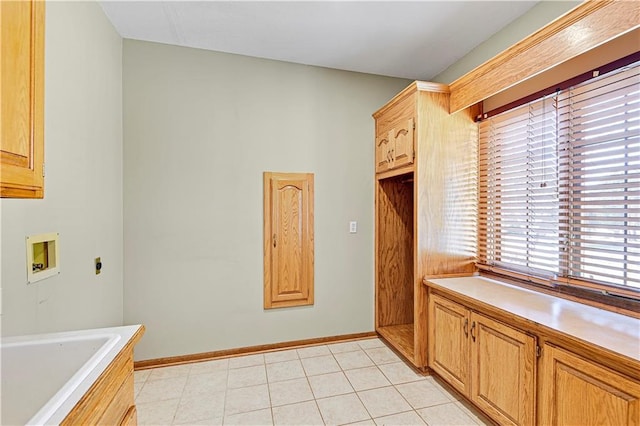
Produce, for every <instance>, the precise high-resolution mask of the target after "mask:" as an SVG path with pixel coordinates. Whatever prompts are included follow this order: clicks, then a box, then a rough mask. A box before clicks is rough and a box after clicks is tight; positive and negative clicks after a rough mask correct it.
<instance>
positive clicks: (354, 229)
mask: <svg viewBox="0 0 640 426" xmlns="http://www.w3.org/2000/svg"><path fill="white" fill-rule="evenodd" d="M356 232H358V222H356V221H355V220H352V221H351V222H349V233H350V234H355V233H356Z"/></svg>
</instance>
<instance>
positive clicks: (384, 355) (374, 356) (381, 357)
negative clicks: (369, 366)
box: [365, 346, 402, 365]
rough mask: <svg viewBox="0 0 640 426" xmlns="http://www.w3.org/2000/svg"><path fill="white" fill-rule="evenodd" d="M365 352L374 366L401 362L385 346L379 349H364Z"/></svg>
mask: <svg viewBox="0 0 640 426" xmlns="http://www.w3.org/2000/svg"><path fill="white" fill-rule="evenodd" d="M365 352H366V353H367V355H368V356H369V358H371V360H372V361H373V362H375V363H376V364H378V365H379V364H389V363H392V362H402V360H401V359H400V358H399V357H398V355H396V354H395V353H394V352H393V351H392V350H391V349H389V348H387V347H386V346H383V347H380V348H371V349H365Z"/></svg>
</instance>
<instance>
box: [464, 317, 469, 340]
mask: <svg viewBox="0 0 640 426" xmlns="http://www.w3.org/2000/svg"><path fill="white" fill-rule="evenodd" d="M464 337H469V318H465V319H464Z"/></svg>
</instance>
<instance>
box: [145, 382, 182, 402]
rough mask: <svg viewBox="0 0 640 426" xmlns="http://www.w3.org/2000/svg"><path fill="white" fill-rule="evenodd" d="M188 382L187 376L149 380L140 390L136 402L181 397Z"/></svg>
mask: <svg viewBox="0 0 640 426" xmlns="http://www.w3.org/2000/svg"><path fill="white" fill-rule="evenodd" d="M186 383H187V376H183V377H173V378H171V379H158V380H149V381H147V382H146V383H145V384H144V386H143V387H142V389H141V390H140V393H139V394H138V398H137V399H136V402H137V403H142V402H152V401H162V400H166V399H173V398H180V397H181V396H182V391H183V390H184V385H185V384H186Z"/></svg>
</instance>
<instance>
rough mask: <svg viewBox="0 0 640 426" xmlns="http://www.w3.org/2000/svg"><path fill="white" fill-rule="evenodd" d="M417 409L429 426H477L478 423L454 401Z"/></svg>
mask: <svg viewBox="0 0 640 426" xmlns="http://www.w3.org/2000/svg"><path fill="white" fill-rule="evenodd" d="M417 411H418V414H420V417H422V418H423V419H424V421H425V422H427V424H428V425H429V426H439V425H441V426H477V423H476V422H474V421H473V419H472V418H471V417H469V416H468V415H467V414H466V413H465V412H464V411H462V410H461V409H460V407H458V406H457V405H456V404H455V403H453V402H449V403H448V404H442V405H434V406H433V407H427V408H422V409H420V410H417Z"/></svg>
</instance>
